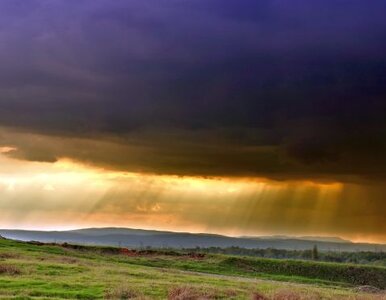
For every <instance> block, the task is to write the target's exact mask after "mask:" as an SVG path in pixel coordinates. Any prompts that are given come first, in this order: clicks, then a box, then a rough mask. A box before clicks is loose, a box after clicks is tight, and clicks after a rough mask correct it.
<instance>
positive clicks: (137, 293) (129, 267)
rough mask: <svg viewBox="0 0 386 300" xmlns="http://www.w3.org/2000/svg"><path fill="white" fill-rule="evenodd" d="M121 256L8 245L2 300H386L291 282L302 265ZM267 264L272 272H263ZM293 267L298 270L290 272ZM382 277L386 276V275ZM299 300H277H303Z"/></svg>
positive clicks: (330, 284)
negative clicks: (264, 299)
mask: <svg viewBox="0 0 386 300" xmlns="http://www.w3.org/2000/svg"><path fill="white" fill-rule="evenodd" d="M116 252H117V249H114V248H87V247H85V248H82V247H80V249H73V248H71V247H67V248H65V247H61V246H55V245H32V244H28V243H22V242H15V241H10V240H0V298H1V299H35V298H36V299H103V298H105V299H120V298H122V299H167V298H168V297H169V298H170V299H198V298H200V297H201V298H202V299H251V295H255V296H256V295H265V296H267V297H272V298H275V297H276V298H277V297H279V296H277V295H280V294H283V293H284V295H289V293H295V294H294V295H297V296H296V297H298V296H299V295H300V296H299V297H303V299H336V298H342V299H356V298H357V297H360V298H359V299H373V298H379V299H381V298H382V295H370V294H365V293H359V294H358V293H355V292H354V286H353V285H352V283H350V282H348V281H347V280H342V281H339V282H334V281H331V280H325V279H320V278H318V277H317V276H313V274H312V273H311V274H308V273H307V274H306V275H307V276H308V277H305V276H301V275H302V274H303V273H304V270H302V269H301V268H300V269H299V270H300V271H299V272H298V273H299V274H296V273H295V274H296V276H290V274H288V272H287V271H288V270H293V269H292V268H293V267H291V266H292V265H291V264H292V263H295V267H296V268H298V267H299V266H300V265H299V266H298V265H296V262H288V261H283V262H281V261H275V260H261V259H250V258H237V259H236V258H234V257H231V256H222V255H209V256H205V257H203V258H197V257H190V256H188V255H181V254H178V253H174V254H170V253H169V254H168V253H147V254H143V255H136V256H132V257H131V256H127V255H122V254H118V253H116ZM240 259H242V260H240ZM301 263H303V262H301ZM262 264H268V267H267V268H266V269H261V268H260V267H261V265H262ZM280 264H282V265H280ZM288 265H290V269H286V268H284V267H283V266H287V268H288ZM270 266H271V267H272V268H270ZM322 266H324V265H322ZM333 266H335V265H333ZM313 267H314V266H311V269H312V268H313ZM336 267H337V266H336ZM348 267H350V268H351V266H348ZM259 268H260V269H259ZM296 268H295V269H296ZM261 270H263V271H264V272H262V271H261ZM272 270H273V272H272ZM286 270H287V271H286ZM369 270H370V269H365V271H369ZM371 271H372V272H373V271H374V270H373V269H371ZM375 271H379V272H380V274H383V273H382V272H384V271H385V269H376V270H375ZM286 272H287V273H286ZM291 272H292V271H291ZM302 272H303V273H302ZM366 274H367V273H366ZM371 274H376V273H371ZM339 278H340V277H339ZM343 279H345V277H343ZM370 279H371V278H370ZM377 280H378V279H377ZM301 283H302V284H301ZM289 291H290V292H289ZM280 297H281V296H280ZM294 297H295V296H294ZM294 297H292V298H285V297H284V298H283V297H281V298H277V299H294V300H295V299H302V298H299V297H298V298H296V297H295V298H294ZM255 298H256V299H258V298H257V296H256V297H255ZM276 298H275V299H276Z"/></svg>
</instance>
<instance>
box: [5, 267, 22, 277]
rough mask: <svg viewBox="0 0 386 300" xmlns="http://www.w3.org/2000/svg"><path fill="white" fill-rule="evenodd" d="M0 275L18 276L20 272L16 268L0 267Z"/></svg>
mask: <svg viewBox="0 0 386 300" xmlns="http://www.w3.org/2000/svg"><path fill="white" fill-rule="evenodd" d="M0 274H8V275H19V274H21V271H20V269H19V268H18V267H15V266H12V265H0Z"/></svg>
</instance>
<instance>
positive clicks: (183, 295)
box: [168, 286, 216, 300]
mask: <svg viewBox="0 0 386 300" xmlns="http://www.w3.org/2000/svg"><path fill="white" fill-rule="evenodd" d="M168 299H169V300H209V299H216V297H215V296H214V295H213V294H210V293H205V292H201V291H199V290H197V289H195V288H193V287H189V286H183V287H177V288H173V289H171V290H170V291H169V294H168Z"/></svg>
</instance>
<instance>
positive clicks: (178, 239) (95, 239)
mask: <svg viewBox="0 0 386 300" xmlns="http://www.w3.org/2000/svg"><path fill="white" fill-rule="evenodd" d="M0 235H2V236H3V237H5V238H9V239H16V240H22V241H32V240H33V241H40V242H51V243H52V242H56V243H64V242H67V243H76V244H87V245H105V246H121V247H129V248H141V247H156V248H159V247H170V248H195V247H202V248H207V247H223V248H226V247H232V246H234V247H241V248H262V249H265V248H276V249H287V250H306V249H311V248H312V247H313V246H314V245H317V246H318V248H319V249H320V250H322V251H323V250H324V251H326V250H332V251H386V245H384V244H366V243H353V242H351V241H346V240H343V239H340V238H335V237H308V236H306V237H287V236H263V237H229V236H223V235H218V234H206V233H188V232H171V231H157V230H144V229H131V228H114V227H107V228H85V229H76V230H68V231H36V230H35V231H34V230H12V229H0Z"/></svg>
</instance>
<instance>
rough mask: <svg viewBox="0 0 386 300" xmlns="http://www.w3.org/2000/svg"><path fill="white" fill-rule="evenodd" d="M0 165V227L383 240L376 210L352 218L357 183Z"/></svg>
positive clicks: (65, 164)
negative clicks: (115, 228)
mask: <svg viewBox="0 0 386 300" xmlns="http://www.w3.org/2000/svg"><path fill="white" fill-rule="evenodd" d="M9 151H12V148H4V147H3V148H1V152H2V153H3V154H4V153H7V152H9ZM0 163H1V165H2V170H1V172H0V196H1V199H2V200H1V202H0V209H1V210H0V211H1V212H0V214H1V218H0V227H2V228H27V229H31V228H36V229H68V228H78V227H90V226H99V227H101V226H122V227H135V228H145V229H161V230H162V229H163V230H174V231H191V232H211V233H221V234H227V235H235V236H237V235H269V234H287V235H329V236H332V235H334V236H336V235H338V236H341V237H345V238H349V239H353V240H359V241H360V240H367V241H378V242H382V241H384V238H385V236H384V235H383V233H382V232H379V233H378V234H377V233H376V226H379V224H377V222H374V221H373V220H376V218H377V216H376V212H375V211H374V212H373V214H374V215H373V216H372V221H371V222H370V223H369V222H368V221H369V220H365V219H363V220H359V222H358V220H357V222H353V220H354V217H355V212H356V211H357V209H361V207H360V206H361V203H362V202H361V201H360V195H361V193H363V191H362V190H361V189H359V190H358V187H356V186H355V185H347V184H342V183H338V182H312V181H272V180H267V179H263V178H202V177H186V176H185V177H181V176H166V175H149V174H139V173H127V172H118V171H109V170H104V169H101V168H95V167H90V166H86V165H83V164H79V163H76V162H73V161H70V160H67V159H61V160H58V161H57V162H55V163H40V162H25V161H19V160H15V159H11V158H8V157H6V156H4V155H0ZM348 204H350V206H348ZM345 206H347V207H345ZM379 218H380V219H379V220H380V221H381V216H379ZM361 222H362V223H361ZM364 222H366V223H364ZM358 224H361V225H359V226H358ZM363 224H367V225H365V226H363ZM370 232H371V234H370ZM374 232H375V234H374Z"/></svg>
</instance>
